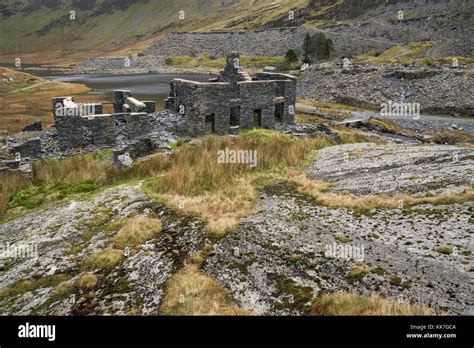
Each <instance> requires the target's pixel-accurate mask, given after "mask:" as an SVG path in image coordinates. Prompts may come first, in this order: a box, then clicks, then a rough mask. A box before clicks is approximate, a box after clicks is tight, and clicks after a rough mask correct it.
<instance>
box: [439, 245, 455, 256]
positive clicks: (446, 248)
mask: <svg viewBox="0 0 474 348" xmlns="http://www.w3.org/2000/svg"><path fill="white" fill-rule="evenodd" d="M436 251H437V252H438V253H440V254H444V255H451V254H452V253H453V249H452V248H451V247H449V246H446V245H445V246H440V247H439V248H437V249H436Z"/></svg>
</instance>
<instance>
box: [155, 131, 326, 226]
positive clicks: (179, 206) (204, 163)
mask: <svg viewBox="0 0 474 348" xmlns="http://www.w3.org/2000/svg"><path fill="white" fill-rule="evenodd" d="M330 144H331V143H330V141H329V140H328V139H327V138H314V139H307V138H305V139H301V138H300V139H297V138H293V137H290V136H287V135H282V134H279V133H276V132H271V131H266V130H251V131H248V132H244V133H243V134H242V135H241V136H240V137H238V138H232V137H210V138H206V139H205V140H203V142H202V143H201V144H200V145H197V146H185V147H183V148H180V149H179V150H178V151H176V152H175V153H173V154H172V155H171V157H170V159H169V169H168V170H167V171H166V172H165V173H164V175H163V176H162V177H160V178H159V180H157V182H156V183H154V184H153V185H152V191H153V192H154V194H155V196H156V197H157V198H158V199H159V200H161V201H164V202H165V203H166V204H167V205H169V206H171V207H172V208H173V209H175V210H178V211H180V212H182V213H184V214H191V215H198V216H200V217H202V218H204V219H205V220H206V222H207V226H206V227H207V230H208V231H209V232H210V233H212V234H214V235H223V234H225V233H226V232H228V231H229V230H231V229H233V228H234V227H235V226H236V225H237V224H238V220H239V218H241V217H242V216H244V215H246V214H247V213H248V212H249V209H250V208H251V206H252V203H253V201H254V200H255V198H256V196H257V189H258V188H259V187H261V186H263V185H264V184H265V183H267V182H268V179H267V178H272V177H279V176H280V177H283V176H284V175H285V171H286V170H288V168H295V169H296V168H301V167H302V166H303V165H304V164H305V163H306V162H307V160H309V158H310V155H311V153H312V151H313V150H315V149H319V148H323V147H325V146H329V145H330ZM226 147H228V148H229V149H236V150H256V151H257V166H256V167H255V168H251V167H250V166H249V165H248V164H219V163H218V162H217V153H218V151H219V150H221V149H224V148H226Z"/></svg>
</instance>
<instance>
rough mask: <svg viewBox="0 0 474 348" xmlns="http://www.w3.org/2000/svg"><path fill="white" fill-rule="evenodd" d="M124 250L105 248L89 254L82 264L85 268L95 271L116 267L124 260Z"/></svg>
mask: <svg viewBox="0 0 474 348" xmlns="http://www.w3.org/2000/svg"><path fill="white" fill-rule="evenodd" d="M122 258H123V251H122V250H117V249H112V248H108V249H104V250H101V251H98V252H96V253H94V254H91V255H89V256H88V257H87V258H86V259H85V260H84V263H83V265H82V267H83V269H84V270H88V271H93V270H95V269H107V270H110V269H112V268H114V267H115V266H116V265H117V264H119V263H120V261H122Z"/></svg>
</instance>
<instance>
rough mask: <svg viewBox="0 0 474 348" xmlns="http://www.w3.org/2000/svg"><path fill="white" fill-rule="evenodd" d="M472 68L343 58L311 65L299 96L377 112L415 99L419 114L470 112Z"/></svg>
mask: <svg viewBox="0 0 474 348" xmlns="http://www.w3.org/2000/svg"><path fill="white" fill-rule="evenodd" d="M473 88H474V70H473V67H472V66H463V67H459V68H453V67H448V66H437V67H429V66H423V67H420V66H402V65H398V64H394V65H365V64H362V65H359V64H355V65H352V66H350V67H348V68H344V67H343V65H342V61H341V62H340V64H337V63H322V64H317V65H314V66H312V67H310V68H309V69H308V70H307V71H305V73H304V74H303V75H302V77H301V78H300V79H299V81H298V96H299V97H301V98H305V99H315V100H318V101H321V102H334V103H341V104H348V105H354V106H358V107H362V108H370V109H374V110H381V109H382V104H384V103H388V102H389V101H392V102H397V103H399V102H404V103H419V104H420V109H421V113H422V114H437V113H442V114H448V115H463V116H471V115H474V102H473V101H472V98H471V97H470V95H471V91H472V89H473Z"/></svg>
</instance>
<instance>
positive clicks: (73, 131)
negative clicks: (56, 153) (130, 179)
mask: <svg viewBox="0 0 474 348" xmlns="http://www.w3.org/2000/svg"><path fill="white" fill-rule="evenodd" d="M113 98H114V100H113V104H114V113H113V114H103V112H102V105H101V104H77V103H75V102H74V99H73V98H72V97H57V98H53V99H52V103H53V116H54V124H55V127H56V130H57V137H58V142H59V147H60V148H61V149H62V150H65V149H68V148H78V147H85V146H88V145H97V146H114V145H115V144H116V139H117V135H119V133H120V134H121V135H122V136H123V137H124V138H125V139H126V140H135V139H138V138H139V137H141V136H143V135H146V134H148V133H150V127H149V117H148V115H149V113H153V112H155V102H153V101H151V102H148V101H146V102H141V101H139V100H137V99H135V98H133V97H132V95H131V92H130V91H128V90H119V91H114V93H113Z"/></svg>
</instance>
